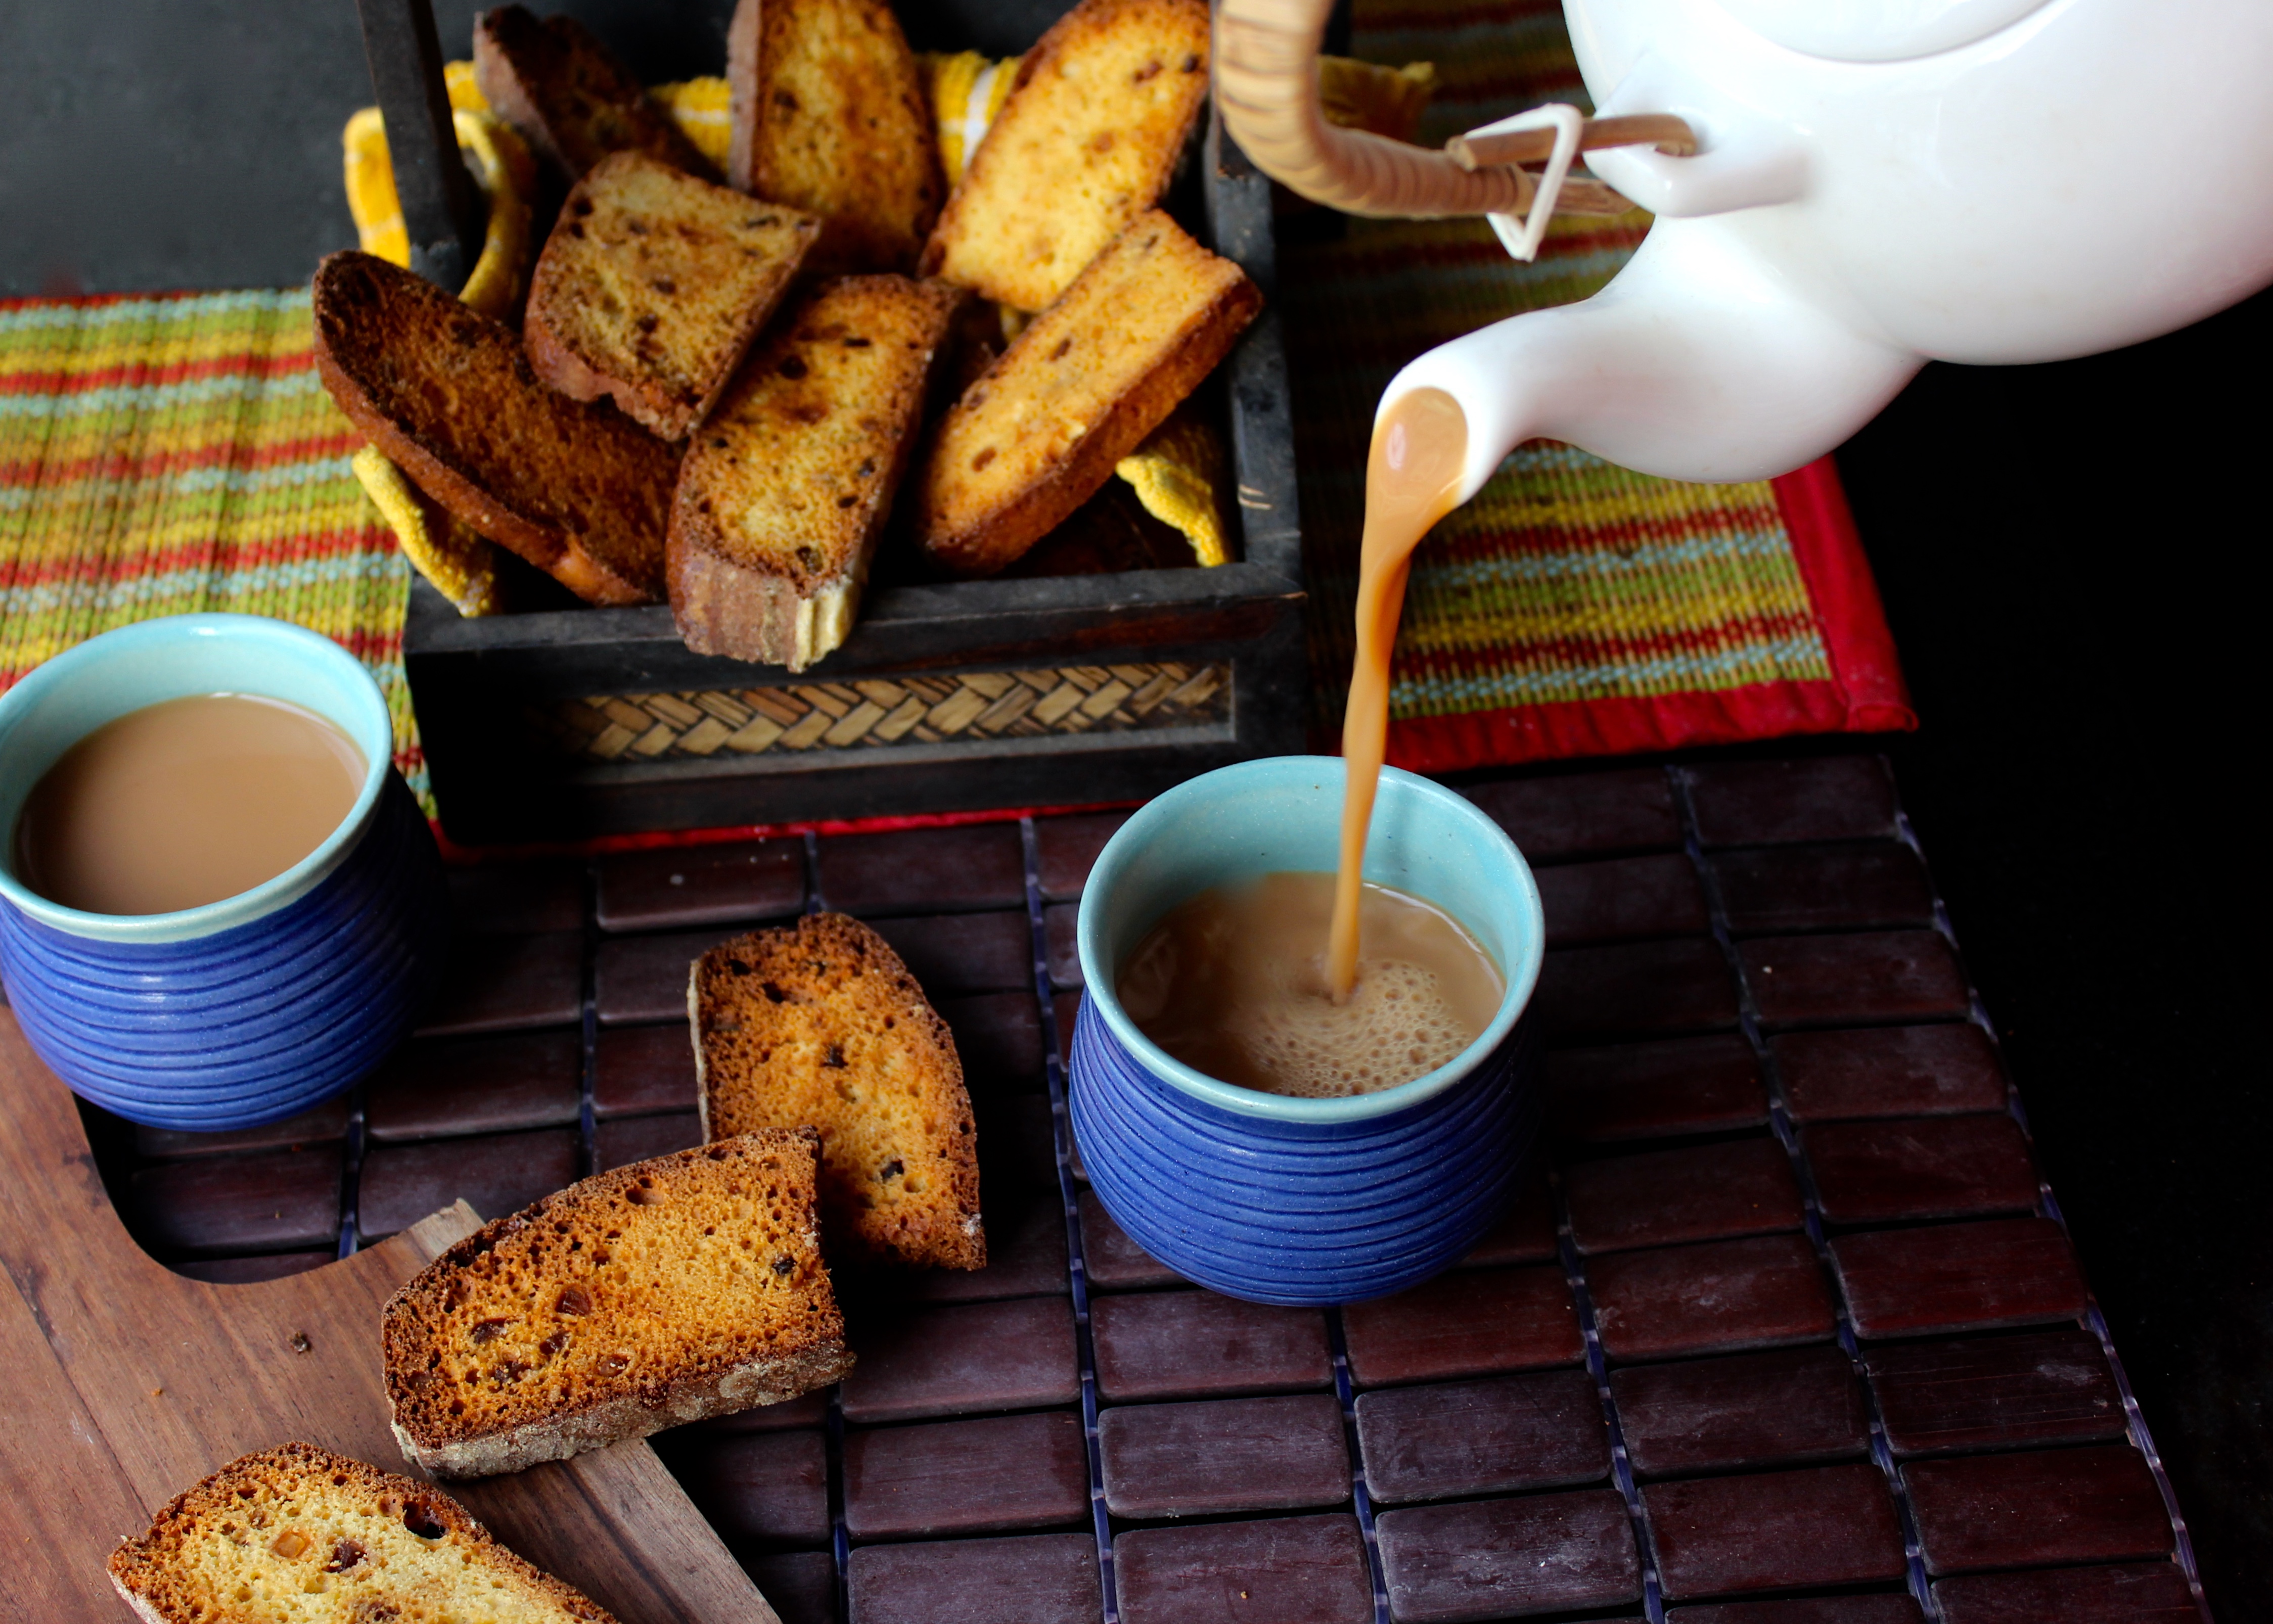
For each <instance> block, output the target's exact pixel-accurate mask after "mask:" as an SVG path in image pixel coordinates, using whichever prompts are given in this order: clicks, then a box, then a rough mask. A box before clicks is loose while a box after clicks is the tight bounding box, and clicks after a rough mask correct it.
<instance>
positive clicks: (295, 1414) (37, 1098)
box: [0, 1007, 779, 1624]
mask: <svg viewBox="0 0 2273 1624" xmlns="http://www.w3.org/2000/svg"><path fill="white" fill-rule="evenodd" d="M477 1222H478V1220H477V1219H476V1217H475V1216H474V1214H473V1212H472V1210H471V1209H469V1208H468V1207H467V1206H466V1205H465V1203H464V1202H462V1201H461V1202H459V1203H458V1205H457V1206H456V1207H454V1208H453V1209H450V1210H448V1211H446V1212H439V1213H436V1214H435V1215H433V1216H431V1217H429V1218H427V1219H424V1221H422V1222H421V1223H420V1224H417V1225H416V1227H415V1228H413V1229H411V1230H409V1231H407V1232H405V1233H403V1234H401V1235H397V1236H395V1237H394V1239H390V1240H386V1241H384V1242H382V1243H380V1244H379V1246H373V1247H371V1249H370V1250H369V1251H366V1252H363V1253H359V1254H356V1256H354V1257H352V1258H349V1259H347V1260H345V1261H341V1262H338V1263H333V1264H329V1265H326V1267H324V1268H322V1269H311V1270H310V1271H308V1272H307V1273H305V1274H300V1275H294V1276H289V1277H288V1278H286V1279H282V1280H273V1281H268V1282H265V1283H260V1284H258V1285H209V1284H207V1283H205V1282H203V1281H198V1280H189V1279H185V1278H184V1277H183V1276H179V1275H176V1274H175V1273H174V1272H173V1271H172V1270H170V1269H167V1268H166V1267H165V1266H164V1265H162V1264H161V1263H158V1262H156V1261H154V1260H153V1259H151V1258H150V1257H149V1255H148V1254H146V1253H145V1252H143V1250H142V1249H141V1247H140V1246H137V1245H136V1244H135V1242H134V1240H133V1238H132V1237H131V1236H130V1235H128V1234H127V1232H126V1230H125V1226H124V1224H121V1223H120V1222H119V1220H118V1215H117V1214H116V1212H114V1211H113V1210H112V1209H111V1205H110V1198H109V1194H106V1193H105V1191H104V1189H103V1186H102V1178H101V1174H100V1173H99V1172H97V1171H96V1170H95V1165H94V1156H93V1154H92V1153H91V1152H90V1151H89V1149H88V1148H87V1142H86V1134H85V1132H84V1131H83V1130H82V1129H81V1127H80V1125H79V1112H78V1109H77V1107H76V1105H75V1104H73V1102H72V1100H71V1094H70V1091H69V1090H68V1089H65V1088H64V1085H63V1083H62V1082H61V1081H58V1080H57V1079H56V1075H55V1074H54V1073H52V1072H50V1071H49V1069H48V1068H47V1066H45V1065H44V1064H42V1063H41V1060H40V1059H39V1057H38V1056H37V1055H35V1054H34V1053H33V1052H32V1051H31V1048H30V1046H29V1045H28V1044H26V1043H25V1041H24V1036H23V1032H22V1030H21V1029H20V1028H19V1026H18V1025H17V1022H16V1016H15V1012H14V1011H12V1010H10V1009H6V1008H4V1007H0V1268H4V1269H5V1271H6V1283H5V1284H4V1285H0V1496H4V1504H0V1616H5V1617H8V1618H20V1619H37V1620H41V1621H42V1624H51V1621H52V1624H61V1621H62V1620H81V1619H85V1620H100V1621H101V1624H120V1621H121V1620H127V1619H129V1618H130V1617H131V1614H130V1613H128V1611H127V1609H126V1606H125V1605H124V1603H123V1602H121V1601H120V1600H119V1598H118V1596H117V1593H116V1591H115V1590H112V1589H111V1587H110V1580H109V1576H108V1575H107V1574H106V1573H105V1571H104V1568H103V1564H104V1563H105V1562H106V1561H107V1560H109V1555H110V1551H111V1547H112V1546H114V1545H116V1544H117V1543H118V1541H119V1540H120V1539H121V1538H124V1537H125V1536H128V1535H131V1534H139V1533H140V1532H141V1531H142V1530H144V1529H145V1528H146V1527H147V1526H148V1525H149V1522H150V1517H151V1515H152V1513H154V1511H156V1509H157V1508H159V1507H161V1506H162V1505H164V1504H165V1503H166V1502H167V1501H169V1500H171V1499H172V1498H173V1497H174V1496H175V1495H176V1494H177V1493H180V1492H181V1491H182V1490H184V1489H185V1488H187V1487H188V1486H190V1485H191V1484H192V1483H194V1482H196V1481H197V1480H198V1479H199V1478H202V1477H204V1476H205V1475H206V1473H208V1472H210V1471H213V1470H214V1468H215V1467H217V1466H220V1465H221V1464H222V1463H225V1462H227V1461H230V1460H234V1459H235V1458H236V1456H240V1455H244V1454H246V1453H247V1452H249V1451H251V1450H254V1449H263V1448H268V1447H269V1446H270V1445H272V1444H279V1443H283V1442H287V1441H291V1440H295V1439H299V1440H304V1441H307V1442H310V1443H316V1444H321V1445H323V1446H325V1447H326V1448H332V1449H336V1450H338V1451H339V1452H340V1453H341V1454H343V1455H350V1456H355V1457H356V1458H357V1459H359V1460H365V1461H369V1462H371V1463H372V1464H373V1465H376V1466H379V1467H383V1468H385V1469H386V1470H387V1471H401V1472H410V1471H411V1469H410V1468H409V1467H408V1466H406V1465H405V1464H404V1463H403V1460H402V1456H401V1450H400V1449H398V1448H396V1446H395V1442H394V1434H393V1433H391V1432H390V1431H389V1430H388V1426H387V1409H386V1388H385V1385H384V1382H383V1380H382V1376H381V1371H380V1366H379V1311H380V1309H381V1308H382V1307H383V1306H384V1305H385V1304H386V1299H387V1298H388V1297H389V1296H390V1295H391V1294H392V1293H393V1292H394V1289H395V1287H396V1286H398V1285H400V1284H401V1283H402V1282H403V1281H404V1280H407V1279H409V1277H410V1276H411V1275H413V1274H415V1273H416V1272H417V1270H418V1269H420V1268H421V1267H422V1266H424V1264H425V1263H426V1261H428V1260H429V1259H431V1258H432V1257H433V1256H434V1255H435V1254H437V1253H439V1252H440V1251H441V1250H442V1249H443V1248H444V1247H445V1246H448V1245H449V1244H450V1243H451V1242H452V1241H454V1240H456V1239H458V1238H459V1237H460V1236H461V1235H463V1234H465V1233H467V1232H468V1231H470V1230H472V1229H473V1228H475V1227H476V1224H477ZM411 1475H414V1476H415V1475H418V1474H416V1473H412V1474H411ZM448 1489H449V1493H452V1494H453V1495H454V1496H456V1497H457V1498H458V1499H459V1500H461V1501H464V1502H465V1504H466V1505H467V1506H468V1507H469V1508H470V1509H471V1510H472V1511H473V1513H474V1515H476V1516H477V1517H479V1518H480V1519H481V1520H482V1521H483V1522H484V1523H487V1524H488V1525H489V1528H490V1531H491V1533H493V1534H495V1535H496V1536H497V1537H498V1538H500V1539H502V1540H503V1541H504V1542H505V1543H506V1545H510V1546H512V1547H513V1548H514V1550H515V1551H518V1552H519V1553H521V1555H523V1556H525V1557H527V1558H528V1559H529V1560H530V1561H532V1562H534V1563H536V1565H537V1566H538V1567H539V1568H544V1569H545V1570H546V1571H547V1572H549V1573H553V1574H557V1575H559V1576H560V1577H561V1578H563V1579H566V1581H568V1583H571V1584H574V1585H575V1586H576V1587H577V1588H578V1589H580V1590H583V1591H584V1592H585V1593H587V1594H588V1595H589V1596H590V1597H591V1598H593V1599H594V1600H596V1601H597V1602H599V1603H600V1604H601V1605H603V1606H604V1607H606V1608H607V1609H608V1610H609V1611H611V1613H614V1614H615V1615H616V1617H617V1618H618V1619H619V1620H622V1621H623V1624H675V1621H679V1620H686V1621H687V1624H694V1621H695V1620H700V1621H701V1624H779V1620H777V1619H776V1617H775V1614H774V1611H773V1609H772V1608H771V1607H769V1606H768V1605H766V1603H765V1600H764V1598H761V1596H760V1595H759V1594H758V1592H757V1590H756V1589H755V1587H754V1586H753V1585H752V1584H751V1583H750V1581H749V1579H748V1577H747V1576H746V1575H745V1574H744V1573H743V1572H742V1569H741V1568H740V1566H739V1564H738V1563H736V1561H735V1560H734V1559H733V1557H732V1556H731V1554H729V1553H728V1552H727V1550H726V1548H725V1546H724V1545H722V1544H720V1543H719V1540H718V1537H717V1535H716V1534H715V1533H714V1532H712V1531H711V1529H710V1526H709V1523H705V1522H704V1521H703V1520H702V1516H701V1513H700V1512H698V1511H696V1510H695V1509H694V1506H693V1505H692V1504H690V1503H689V1502H688V1501H687V1499H686V1494H685V1493H683V1492H682V1491H681V1490H680V1489H679V1485H678V1483H677V1481H676V1480H675V1479H673V1478H672V1477H671V1474H670V1473H669V1472H667V1471H664V1467H663V1463H661V1462H660V1461H658V1460H657V1459H656V1456H655V1453H654V1451H652V1450H651V1449H649V1448H648V1447H647V1445H646V1444H645V1443H641V1442H634V1443H626V1444H619V1445H618V1446H617V1447H616V1448H612V1449H604V1450H599V1451H596V1452H594V1453H592V1454H589V1455H583V1456H578V1457H577V1458H576V1459H574V1460H573V1461H565V1462H560V1463H556V1464H552V1465H547V1466H539V1467H536V1468H535V1469H534V1470H532V1471H525V1472H520V1473H517V1474H515V1475H514V1476H511V1477H505V1478H489V1479H487V1480H485V1481H484V1482H479V1483H466V1484H452V1485H449V1486H448Z"/></svg>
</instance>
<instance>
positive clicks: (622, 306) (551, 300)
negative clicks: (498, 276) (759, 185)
mask: <svg viewBox="0 0 2273 1624" xmlns="http://www.w3.org/2000/svg"><path fill="white" fill-rule="evenodd" d="M820 224H821V222H820V221H817V220H815V219H814V217H813V216H812V215H810V214H805V213H799V211H797V210H796V209H792V208H784V207H783V206H780V205H779V204H776V203H761V202H759V201H757V200H756V199H754V198H746V197H744V196H743V195H742V194H741V193H740V192H739V191H734V190H733V189H732V188H731V187H729V186H720V185H716V184H714V183H711V182H709V181H705V180H698V179H696V178H695V177H694V176H691V175H688V174H687V173H686V172H685V171H684V170H681V169H674V168H671V166H670V165H669V164H667V163H664V162H661V161H658V160H656V159H654V158H650V157H649V156H648V155H647V154H646V153H612V154H611V155H610V156H608V157H606V158H603V159H602V160H601V161H599V162H598V163H596V164H595V165H594V166H593V167H592V170H591V172H590V173H589V174H588V175H587V176H584V178H583V179H582V180H581V181H578V182H577V183H576V187H575V190H574V191H571V192H570V193H569V194H568V200H567V201H566V203H565V204H563V205H562V206H561V209H560V220H559V224H557V225H555V226H554V227H553V228H552V235H551V236H550V237H548V238H547V239H546V240H545V243H544V253H543V254H541V255H540V256H538V258H537V261H536V275H535V276H534V277H533V278H532V279H531V280H530V282H529V316H528V319H527V320H526V321H524V322H523V323H522V325H521V342H522V343H523V344H525V345H526V346H527V347H528V349H529V364H530V365H531V366H533V367H535V368H536V375H537V376H538V377H539V378H543V379H544V381H545V382H546V383H548V384H550V385H552V386H553V387H554V388H555V389H558V390H559V391H560V392H561V393H563V394H566V395H568V396H570V397H572V398H573V399H575V400H598V399H599V398H600V397H601V396H602V395H605V396H607V397H608V398H609V399H611V400H613V401H615V403H616V404H617V405H618V406H619V407H620V408H623V409H624V410H625V411H626V412H628V413H630V414H631V415H633V416H634V417H636V418H637V419H639V421H640V422H641V423H645V424H646V425H647V426H648V427H649V428H650V429H652V430H655V432H656V433H657V434H659V435H661V436H662V437H663V438H664V439H667V440H679V439H685V438H686V437H687V435H689V434H690V433H692V432H693V431H694V425H695V424H696V423H700V422H701V421H702V418H703V416H704V415H705V414H706V413H708V412H709V409H710V408H711V407H712V405H713V404H715V403H716V400H717V398H718V395H719V393H720V392H721V391H723V390H724V388H725V387H726V384H727V381H728V380H729V379H730V378H732V377H733V376H734V369H735V367H737V366H738V365H739V364H740V363H741V360H742V355H743V353H744V352H745V351H746V350H747V349H748V348H749V347H750V341H751V340H752V339H754V338H755V337H756V336H757V333H758V329H759V328H760V327H761V326H764V325H765V323H766V318H768V317H769V316H771V315H772V314H773V312H774V307H775V306H776V305H777V304H779V303H781V299H782V295H783V294H784V293H785V292H787V291H788V288H789V284H790V279H791V277H792V276H793V275H795V274H796V273H797V268H798V266H799V264H801V263H802V262H803V260H804V258H805V255H806V250H807V249H809V248H810V247H812V246H813V239H814V232H815V231H817V230H818V229H819V228H820Z"/></svg>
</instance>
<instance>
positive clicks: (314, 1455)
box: [109, 1443, 615, 1624]
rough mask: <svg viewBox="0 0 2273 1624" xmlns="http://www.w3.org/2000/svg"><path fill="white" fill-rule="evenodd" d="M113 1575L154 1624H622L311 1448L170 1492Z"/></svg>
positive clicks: (475, 1530)
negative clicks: (565, 1623) (468, 1623)
mask: <svg viewBox="0 0 2273 1624" xmlns="http://www.w3.org/2000/svg"><path fill="white" fill-rule="evenodd" d="M109 1568H110V1582H111V1583H112V1584H113V1585H114V1586H116V1589H117V1590H118V1593H119V1595H120V1596H122V1597H124V1598H125V1600H126V1604H127V1605H129V1606H131V1608H133V1609H134V1611H135V1613H137V1614H139V1616H140V1617H141V1618H142V1619H144V1620H146V1621H147V1624H223V1621H226V1624H381V1620H401V1624H413V1620H428V1621H430V1624H431V1621H434V1620H445V1619H464V1620H472V1619H476V1618H478V1619H482V1620H487V1621H488V1624H561V1621H562V1620H578V1621H579V1624H615V1620H614V1619H613V1618H612V1616H611V1614H610V1613H607V1612H606V1610H604V1608H602V1607H600V1606H599V1605H597V1604H596V1603H594V1602H593V1601H591V1600H590V1599H589V1598H587V1597H585V1596H584V1595H583V1594H581V1592H579V1591H577V1590H574V1589H572V1588H570V1587H569V1586H568V1585H566V1584H563V1583H561V1582H560V1581H559V1580H558V1579H556V1578H554V1577H552V1576H551V1575H550V1574H546V1573H542V1572H540V1571H538V1570H537V1569H536V1568H532V1567H531V1566H529V1563H527V1562H525V1561H523V1560H521V1558H520V1557H518V1556H516V1555H514V1553H512V1552H511V1551H509V1550H507V1549H506V1547H505V1546H503V1545H499V1544H498V1543H497V1541H496V1540H494V1539H492V1538H491V1537H490V1535H489V1532H488V1530H485V1529H484V1528H483V1527H482V1525H481V1524H480V1523H476V1521H475V1520H474V1519H473V1518H472V1517H471V1516H469V1515H467V1513H466V1509H465V1508H464V1507H462V1506H461V1505H459V1504H458V1502H457V1501H454V1500H452V1499H451V1498H450V1497H449V1496H448V1495H447V1494H445V1493H442V1492H441V1491H440V1490H439V1489H437V1488H435V1487H433V1486H431V1485H430V1484H424V1483H417V1482H414V1481H412V1480H411V1479H410V1478H401V1477H397V1476H395V1475H394V1473H392V1472H384V1471H379V1469H378V1468H376V1467H373V1466H367V1465H365V1464H364V1463H363V1462H361V1461H357V1460H350V1459H349V1458H348V1457H347V1456H343V1455H334V1454H333V1453H332V1452H331V1451H329V1450H328V1449H319V1448H317V1447H316V1446H314V1445H313V1444H306V1443H288V1444H281V1445H279V1446H278V1447H276V1448H273V1449H264V1450H261V1451H260V1452H259V1453H258V1454H255V1455H247V1456H241V1457H240V1458H238V1459H236V1460H234V1461H231V1462H230V1463H229V1464H228V1465H226V1466H224V1467H222V1468H221V1470H220V1471H217V1472H214V1474H213V1475H212V1476H211V1477H209V1478H205V1479H203V1480H202V1481H201V1482H199V1483H197V1484H195V1485H193V1486H191V1487H190V1488H188V1489H185V1490H184V1491H183V1492H182V1493H179V1494H176V1496H175V1497H174V1498H173V1500H172V1501H169V1502H168V1503H167V1505H166V1506H165V1508H163V1509H162V1510H161V1511H160V1512H159V1513H158V1515H156V1516H155V1517H154V1518H153V1519H152V1521H151V1523H150V1529H149V1531H148V1532H147V1533H145V1534H144V1535H142V1537H141V1538H139V1539H130V1540H127V1541H125V1542H124V1544H122V1545H119V1546H118V1548H117V1549H116V1550H115V1551H113V1552H112V1553H110V1563H109Z"/></svg>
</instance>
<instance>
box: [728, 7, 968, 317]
mask: <svg viewBox="0 0 2273 1624" xmlns="http://www.w3.org/2000/svg"><path fill="white" fill-rule="evenodd" d="M726 82H727V85H728V86H729V95H730V101H729V109H730V110H729V114H728V116H729V120H730V127H731V131H732V141H733V145H732V147H731V155H730V156H729V157H728V159H727V161H726V176H727V179H728V180H729V181H731V183H733V184H735V185H737V186H739V187H740V188H741V189H742V190H743V191H747V192H750V193H753V194H754V195H755V196H757V197H761V198H769V199H770V200H771V201H773V202H776V203H786V204H788V205H790V206H791V207H792V208H800V209H805V210H806V211H808V212H810V213H815V214H818V215H821V217H822V218H823V219H824V220H825V221H828V224H827V225H826V227H825V228H823V229H822V232H821V243H820V246H819V247H817V248H816V249H814V266H815V268H816V269H819V270H821V271H824V272H838V271H905V270H908V269H910V268H911V267H912V266H914V264H915V261H916V255H917V253H918V252H919V251H921V249H922V248H923V244H924V237H925V235H926V233H928V232H929V231H930V230H931V228H932V222H933V221H934V220H935V219H937V218H938V215H939V205H940V199H941V198H943V197H945V196H946V195H947V184H946V183H945V182H944V181H943V180H942V179H941V176H940V169H939V150H938V138H937V132H936V131H934V128H933V125H932V117H931V104H930V101H929V100H928V99H927V97H926V94H925V91H924V81H923V70H922V68H921V67H920V66H919V64H918V63H917V61H916V57H915V53H914V52H913V51H911V50H910V49H908V41H907V39H906V36H905V35H904V34H902V33H901V32H900V24H899V19H897V18H896V17H895V16H893V14H892V8H891V7H890V6H889V5H888V4H885V0H740V4H738V5H737V6H735V8H734V20H733V22H732V24H731V26H729V27H728V29H727V31H726Z"/></svg>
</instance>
